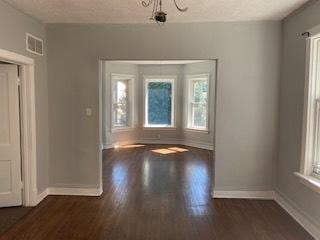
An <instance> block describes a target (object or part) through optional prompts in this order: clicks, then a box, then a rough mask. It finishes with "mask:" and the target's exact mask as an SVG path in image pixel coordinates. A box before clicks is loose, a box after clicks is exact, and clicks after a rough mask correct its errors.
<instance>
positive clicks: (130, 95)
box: [110, 73, 135, 132]
mask: <svg viewBox="0 0 320 240" xmlns="http://www.w3.org/2000/svg"><path fill="white" fill-rule="evenodd" d="M134 80H135V77H134V75H132V74H118V73H112V74H111V88H110V89H111V95H110V96H111V101H110V103H111V106H110V109H111V121H110V123H111V132H118V131H127V130H131V129H133V128H134V126H133V125H134ZM117 81H128V124H127V125H126V126H115V125H114V121H113V120H114V117H115V107H114V105H115V103H114V89H115V87H116V83H117Z"/></svg>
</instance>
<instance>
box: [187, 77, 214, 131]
mask: <svg viewBox="0 0 320 240" xmlns="http://www.w3.org/2000/svg"><path fill="white" fill-rule="evenodd" d="M188 87H189V89H188V95H189V96H188V101H189V102H188V123H187V127H188V128H190V129H196V130H208V102H209V75H208V74H203V75H189V76H188Z"/></svg>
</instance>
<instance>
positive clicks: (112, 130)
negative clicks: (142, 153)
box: [111, 127, 135, 133]
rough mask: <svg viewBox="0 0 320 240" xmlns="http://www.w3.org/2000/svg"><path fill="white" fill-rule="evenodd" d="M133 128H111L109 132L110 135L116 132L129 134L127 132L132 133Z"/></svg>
mask: <svg viewBox="0 0 320 240" xmlns="http://www.w3.org/2000/svg"><path fill="white" fill-rule="evenodd" d="M134 130H135V128H133V127H122V128H112V129H111V132H112V133H117V132H129V131H134Z"/></svg>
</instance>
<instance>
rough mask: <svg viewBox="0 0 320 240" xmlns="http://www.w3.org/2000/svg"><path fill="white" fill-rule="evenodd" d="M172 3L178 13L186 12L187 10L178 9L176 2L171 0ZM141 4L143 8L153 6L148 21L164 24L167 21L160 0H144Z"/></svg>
mask: <svg viewBox="0 0 320 240" xmlns="http://www.w3.org/2000/svg"><path fill="white" fill-rule="evenodd" d="M173 2H174V5H175V6H176V8H177V9H178V11H179V12H186V11H187V10H188V8H181V7H179V5H178V4H177V2H176V0H173ZM141 4H142V6H143V7H145V8H147V7H149V6H153V9H152V15H151V17H150V20H153V21H156V22H157V23H165V22H166V21H167V13H166V12H164V11H163V10H162V0H146V1H142V3H141Z"/></svg>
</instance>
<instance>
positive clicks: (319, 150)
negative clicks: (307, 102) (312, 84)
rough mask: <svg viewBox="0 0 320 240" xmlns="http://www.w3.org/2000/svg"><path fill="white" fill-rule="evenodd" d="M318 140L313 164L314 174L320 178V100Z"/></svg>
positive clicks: (317, 104)
mask: <svg viewBox="0 0 320 240" xmlns="http://www.w3.org/2000/svg"><path fill="white" fill-rule="evenodd" d="M316 106H317V108H316V109H317V112H316V128H315V129H316V138H315V154H314V163H313V172H314V174H316V175H319V176H320V100H317V103H316Z"/></svg>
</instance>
